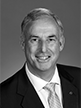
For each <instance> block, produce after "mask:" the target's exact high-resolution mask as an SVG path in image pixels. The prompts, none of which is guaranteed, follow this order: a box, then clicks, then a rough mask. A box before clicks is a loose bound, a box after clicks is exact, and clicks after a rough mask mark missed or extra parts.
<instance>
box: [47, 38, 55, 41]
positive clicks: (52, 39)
mask: <svg viewBox="0 0 81 108" xmlns="http://www.w3.org/2000/svg"><path fill="white" fill-rule="evenodd" d="M55 41H56V39H55V38H49V39H48V42H55Z"/></svg>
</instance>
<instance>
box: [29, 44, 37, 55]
mask: <svg viewBox="0 0 81 108" xmlns="http://www.w3.org/2000/svg"><path fill="white" fill-rule="evenodd" d="M37 48H38V47H37V45H35V46H33V45H30V46H29V50H30V53H31V54H35V53H36V51H37Z"/></svg>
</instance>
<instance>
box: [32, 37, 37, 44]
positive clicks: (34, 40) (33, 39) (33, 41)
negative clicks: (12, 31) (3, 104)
mask: <svg viewBox="0 0 81 108" xmlns="http://www.w3.org/2000/svg"><path fill="white" fill-rule="evenodd" d="M30 42H31V43H33V44H35V43H37V42H38V38H31V39H30Z"/></svg>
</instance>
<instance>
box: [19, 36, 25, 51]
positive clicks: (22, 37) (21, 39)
mask: <svg viewBox="0 0 81 108" xmlns="http://www.w3.org/2000/svg"><path fill="white" fill-rule="evenodd" d="M20 45H21V48H22V50H24V49H25V38H24V36H21V37H20Z"/></svg>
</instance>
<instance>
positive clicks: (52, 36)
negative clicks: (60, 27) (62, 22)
mask: <svg viewBox="0 0 81 108" xmlns="http://www.w3.org/2000/svg"><path fill="white" fill-rule="evenodd" d="M54 37H55V38H57V36H56V35H51V36H48V38H54Z"/></svg>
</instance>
